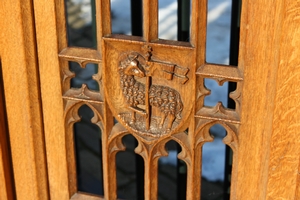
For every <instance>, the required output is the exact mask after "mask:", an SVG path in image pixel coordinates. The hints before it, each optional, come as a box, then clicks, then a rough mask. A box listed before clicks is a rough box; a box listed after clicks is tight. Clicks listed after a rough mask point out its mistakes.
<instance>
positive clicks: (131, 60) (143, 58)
mask: <svg viewBox="0 0 300 200" xmlns="http://www.w3.org/2000/svg"><path fill="white" fill-rule="evenodd" d="M103 53H104V54H105V55H104V56H103V58H104V59H103V63H102V67H103V83H104V86H105V87H104V88H105V96H106V98H105V99H106V100H107V101H108V104H109V106H110V108H111V110H112V113H113V115H114V116H115V118H116V119H117V120H118V121H119V122H120V123H121V124H122V125H123V126H124V127H126V128H127V129H128V130H129V131H130V132H132V133H136V134H139V135H142V136H147V137H161V136H165V135H170V134H174V133H177V132H182V131H184V130H186V129H187V128H188V126H189V123H187V122H188V121H189V120H190V119H191V117H192V116H191V113H192V112H191V111H192V109H193V107H194V103H193V102H195V99H194V98H195V91H194V88H195V64H194V63H195V56H194V49H193V48H192V47H187V46H179V45H178V46H174V44H172V45H169V44H162V43H147V44H146V43H145V42H142V41H132V40H128V41H127V40H126V39H123V40H122V41H120V40H116V39H114V38H105V39H104V52H103Z"/></svg>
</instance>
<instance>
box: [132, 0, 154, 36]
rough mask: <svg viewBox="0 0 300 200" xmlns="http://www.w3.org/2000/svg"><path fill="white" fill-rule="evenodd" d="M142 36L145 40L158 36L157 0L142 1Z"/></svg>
mask: <svg viewBox="0 0 300 200" xmlns="http://www.w3.org/2000/svg"><path fill="white" fill-rule="evenodd" d="M133 12H134V11H133ZM143 38H144V40H145V41H147V42H150V41H151V40H156V39H157V38H158V0H144V1H143Z"/></svg>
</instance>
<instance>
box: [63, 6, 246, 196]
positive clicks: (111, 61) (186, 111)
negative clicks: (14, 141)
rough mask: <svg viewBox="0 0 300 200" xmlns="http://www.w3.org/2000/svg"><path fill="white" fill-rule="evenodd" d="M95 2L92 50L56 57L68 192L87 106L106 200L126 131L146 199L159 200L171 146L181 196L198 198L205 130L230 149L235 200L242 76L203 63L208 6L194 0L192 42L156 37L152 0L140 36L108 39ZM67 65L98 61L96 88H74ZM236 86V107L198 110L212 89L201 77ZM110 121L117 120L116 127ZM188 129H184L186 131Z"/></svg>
mask: <svg viewBox="0 0 300 200" xmlns="http://www.w3.org/2000/svg"><path fill="white" fill-rule="evenodd" d="M96 4H97V9H98V10H97V11H96V13H97V39H98V48H97V50H91V49H85V48H76V47H66V48H64V49H63V50H62V51H61V52H60V53H59V55H58V56H59V57H60V60H61V66H60V69H61V84H62V91H63V94H62V98H63V102H64V113H65V114H64V118H65V131H66V144H67V155H68V168H69V170H68V171H69V191H70V193H71V194H74V193H76V192H77V184H76V173H75V170H74V169H75V162H76V161H75V157H74V144H73V142H72V141H73V124H74V123H75V122H77V121H78V120H80V118H79V116H78V109H79V108H80V107H81V106H82V105H83V104H86V105H87V106H89V107H90V108H91V109H92V110H93V112H94V118H93V119H92V122H93V123H94V124H96V125H98V126H99V127H100V128H101V130H102V147H103V174H104V195H105V199H109V200H114V199H117V194H116V190H117V188H116V187H117V186H116V169H115V165H116V162H115V159H116V153H117V152H119V151H123V150H124V149H125V147H124V145H123V144H122V137H123V136H125V135H127V134H132V135H133V136H134V137H135V138H136V139H137V141H138V146H137V147H136V149H135V152H136V153H137V154H139V155H141V156H142V158H143V159H144V163H145V191H144V192H145V199H147V200H153V199H157V186H158V181H157V180H158V179H157V178H158V177H157V176H158V175H157V169H158V159H159V158H160V157H161V156H166V155H167V154H168V153H167V152H166V150H165V144H166V143H167V142H168V141H170V140H174V141H176V142H177V143H178V144H179V145H180V146H181V148H182V151H181V152H180V153H179V155H178V158H179V159H181V160H183V161H184V162H185V163H186V165H187V169H188V171H187V188H186V190H187V192H186V194H187V197H186V198H187V199H200V183H201V158H202V156H201V154H202V146H203V145H204V144H205V143H206V142H210V141H212V140H213V138H212V136H211V135H210V133H209V129H210V127H212V126H213V125H215V124H220V125H222V126H223V127H224V128H225V129H226V131H227V136H226V137H225V138H224V140H223V142H224V143H225V144H226V145H228V146H230V147H231V149H232V150H233V153H234V154H233V169H232V185H231V198H232V199H235V190H236V186H235V181H234V180H235V179H236V176H237V170H236V163H237V149H238V148H239V142H238V131H239V126H240V113H241V101H242V96H241V90H242V83H243V73H242V68H241V67H235V66H223V65H214V64H208V63H206V62H205V34H206V12H207V10H206V7H207V5H206V4H207V2H206V1H192V11H191V13H192V20H191V37H190V38H191V39H190V43H186V42H174V41H165V40H159V39H158V37H157V0H145V1H144V4H143V13H144V17H143V18H144V19H143V20H144V27H143V29H144V37H134V36H122V35H112V34H111V25H110V17H109V16H110V13H109V10H110V9H109V1H108V0H102V1H100V0H98V1H96ZM66 61H73V62H77V63H78V64H79V65H80V66H81V67H83V68H84V67H85V66H86V64H87V63H96V64H98V66H99V67H98V73H97V74H95V75H94V76H93V79H94V80H95V81H97V83H98V85H99V88H100V91H99V92H96V91H91V90H90V89H89V88H88V87H87V86H86V85H82V87H81V88H78V89H74V88H71V87H70V80H71V78H73V77H74V76H75V74H74V73H72V72H71V71H70V70H69V67H68V65H67V62H66ZM205 78H210V79H214V80H216V81H217V82H218V83H219V84H220V85H222V84H223V83H224V82H227V81H230V82H236V83H237V89H236V91H234V92H232V93H231V94H230V98H232V99H233V100H234V101H235V103H236V108H235V109H234V110H233V109H227V108H225V107H224V106H223V105H222V103H218V104H217V105H215V106H214V107H206V106H204V98H205V96H207V95H209V94H210V91H209V90H208V89H207V88H206V87H205V85H204V79H205ZM114 118H115V119H116V120H117V121H118V123H116V124H114V123H113V120H114ZM187 130H188V131H187Z"/></svg>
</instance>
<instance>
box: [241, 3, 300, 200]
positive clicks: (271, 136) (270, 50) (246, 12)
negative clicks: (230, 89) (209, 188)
mask: <svg viewBox="0 0 300 200" xmlns="http://www.w3.org/2000/svg"><path fill="white" fill-rule="evenodd" d="M299 13H300V1H299V0H286V1H267V0H259V1H254V0H246V1H243V4H242V21H241V29H240V30H241V35H240V38H241V39H240V55H239V67H240V68H241V69H242V70H243V72H244V85H243V90H242V98H243V99H242V105H241V109H242V112H241V126H240V132H239V150H238V151H239V153H238V157H239V159H238V166H237V169H238V179H237V190H236V191H237V197H236V199H245V197H246V198H247V199H299V197H295V196H296V195H295V192H296V189H297V188H296V187H297V186H298V184H299V173H298V170H299V169H298V168H299V155H300V140H299V128H300V122H299V119H300V113H299V106H300V104H299V102H300V99H299V96H300V90H299V85H300V68H299V66H300V58H299V54H300V50H299V45H300V40H299V36H300V29H299V23H300V21H299ZM271 16H272V17H271Z"/></svg>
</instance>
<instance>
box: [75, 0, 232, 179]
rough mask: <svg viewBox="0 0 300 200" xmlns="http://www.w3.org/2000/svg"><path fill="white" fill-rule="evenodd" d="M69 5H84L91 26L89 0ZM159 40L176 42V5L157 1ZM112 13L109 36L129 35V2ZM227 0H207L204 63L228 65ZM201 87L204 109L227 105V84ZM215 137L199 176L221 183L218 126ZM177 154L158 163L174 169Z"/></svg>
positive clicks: (116, 2) (117, 1)
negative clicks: (205, 91) (206, 92)
mask: <svg viewBox="0 0 300 200" xmlns="http://www.w3.org/2000/svg"><path fill="white" fill-rule="evenodd" d="M72 2H73V3H84V6H83V7H82V15H81V16H82V17H83V18H85V20H86V21H87V22H88V23H91V18H90V17H91V14H90V13H89V12H90V11H91V9H90V7H89V5H88V4H87V3H86V2H89V0H72ZM159 8H160V9H159V37H160V38H162V39H170V40H176V38H177V24H176V23H177V1H176V0H159ZM111 10H112V12H113V20H112V31H113V33H122V34H127V35H130V34H131V24H130V23H131V22H130V21H131V20H130V17H131V16H130V0H111ZM230 17H231V0H209V1H208V19H207V23H208V26H207V32H208V34H207V45H206V60H207V62H209V63H218V64H228V62H229V42H230ZM205 85H206V87H207V88H208V89H210V90H212V93H211V95H209V96H207V97H206V98H205V105H206V106H214V105H216V103H217V102H218V101H221V102H222V103H223V104H224V105H227V92H228V91H227V87H228V85H227V83H225V84H224V85H223V86H219V85H218V84H217V82H216V81H214V80H207V79H206V80H205ZM211 131H213V132H214V133H215V135H216V137H215V142H214V143H206V144H205V145H204V147H203V169H202V176H203V177H205V178H207V179H208V180H211V181H217V180H223V179H224V162H225V160H224V159H225V145H223V143H222V139H221V137H220V136H222V135H224V129H223V128H220V126H214V127H212V128H211ZM176 157H177V153H176V152H175V151H170V152H169V156H168V157H162V158H161V159H160V160H159V161H160V162H161V163H167V164H172V165H176Z"/></svg>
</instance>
